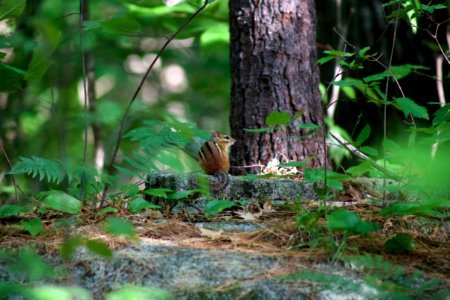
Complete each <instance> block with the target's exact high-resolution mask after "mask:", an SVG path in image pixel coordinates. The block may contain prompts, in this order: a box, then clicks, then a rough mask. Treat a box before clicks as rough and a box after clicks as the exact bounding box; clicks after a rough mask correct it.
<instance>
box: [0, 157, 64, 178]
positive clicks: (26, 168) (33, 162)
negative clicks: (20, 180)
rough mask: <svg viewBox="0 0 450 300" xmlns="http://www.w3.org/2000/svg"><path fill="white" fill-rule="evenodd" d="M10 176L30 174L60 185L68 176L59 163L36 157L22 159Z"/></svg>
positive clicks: (10, 172)
mask: <svg viewBox="0 0 450 300" xmlns="http://www.w3.org/2000/svg"><path fill="white" fill-rule="evenodd" d="M8 174H28V175H31V176H32V177H33V178H35V177H37V176H38V175H39V180H41V181H42V180H44V179H47V180H48V181H49V182H55V183H60V182H61V181H63V180H64V177H65V176H66V172H65V170H64V168H63V166H62V165H61V164H60V163H59V162H57V161H53V160H49V159H45V158H42V157H36V156H32V157H31V158H27V157H21V161H20V162H19V163H17V164H16V165H15V166H14V167H13V169H12V170H11V171H9V172H8Z"/></svg>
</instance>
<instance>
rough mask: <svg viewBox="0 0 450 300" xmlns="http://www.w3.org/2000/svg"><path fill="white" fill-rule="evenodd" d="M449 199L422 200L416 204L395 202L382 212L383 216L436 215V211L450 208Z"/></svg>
mask: <svg viewBox="0 0 450 300" xmlns="http://www.w3.org/2000/svg"><path fill="white" fill-rule="evenodd" d="M449 202H450V201H448V199H427V198H425V199H422V200H420V201H415V202H395V203H392V204H391V205H389V206H387V207H385V208H383V209H382V210H381V211H380V215H381V216H393V215H396V216H403V215H423V214H432V215H434V214H435V212H434V211H433V210H434V209H438V208H447V209H448V208H450V203H449Z"/></svg>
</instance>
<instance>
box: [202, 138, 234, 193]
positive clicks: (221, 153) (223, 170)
mask: <svg viewBox="0 0 450 300" xmlns="http://www.w3.org/2000/svg"><path fill="white" fill-rule="evenodd" d="M234 142H235V140H234V139H233V138H232V137H230V136H229V135H223V134H221V133H219V132H218V131H213V132H212V137H211V138H210V139H209V141H207V142H205V143H204V144H203V145H202V146H201V148H200V151H199V152H198V161H199V163H200V166H201V167H202V169H203V170H204V171H205V173H207V174H209V175H214V176H216V177H217V181H216V182H212V183H211V187H212V189H213V190H215V191H219V190H222V189H223V188H225V187H226V186H227V185H228V183H229V178H228V171H229V170H230V159H229V153H230V147H231V146H232V145H233V144H234Z"/></svg>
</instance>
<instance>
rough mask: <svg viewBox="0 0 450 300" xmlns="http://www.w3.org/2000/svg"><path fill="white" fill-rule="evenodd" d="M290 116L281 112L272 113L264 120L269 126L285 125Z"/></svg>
mask: <svg viewBox="0 0 450 300" xmlns="http://www.w3.org/2000/svg"><path fill="white" fill-rule="evenodd" d="M290 119H291V116H290V115H289V114H288V113H285V112H281V111H272V112H271V113H270V115H269V116H268V117H267V118H266V124H267V125H269V126H275V125H287V124H288V123H289V120H290Z"/></svg>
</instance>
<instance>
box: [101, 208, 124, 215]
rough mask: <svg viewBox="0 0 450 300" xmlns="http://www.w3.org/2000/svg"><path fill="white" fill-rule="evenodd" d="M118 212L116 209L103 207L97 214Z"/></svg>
mask: <svg viewBox="0 0 450 300" xmlns="http://www.w3.org/2000/svg"><path fill="white" fill-rule="evenodd" d="M117 212H119V210H118V209H117V208H116V207H105V208H102V209H100V211H99V212H98V213H97V214H99V215H107V214H109V213H117Z"/></svg>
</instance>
